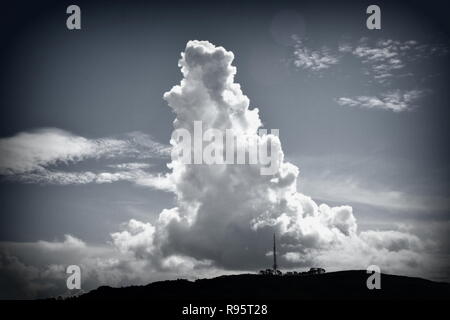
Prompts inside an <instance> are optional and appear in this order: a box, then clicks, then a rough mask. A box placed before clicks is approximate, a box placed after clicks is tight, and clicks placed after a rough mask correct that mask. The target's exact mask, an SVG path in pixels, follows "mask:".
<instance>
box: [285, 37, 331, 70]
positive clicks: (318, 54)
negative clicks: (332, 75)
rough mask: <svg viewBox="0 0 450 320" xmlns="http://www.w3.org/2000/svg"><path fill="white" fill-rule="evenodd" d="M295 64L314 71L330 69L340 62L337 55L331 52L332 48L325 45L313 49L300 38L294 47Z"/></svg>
mask: <svg viewBox="0 0 450 320" xmlns="http://www.w3.org/2000/svg"><path fill="white" fill-rule="evenodd" d="M293 55H294V65H295V66H296V67H297V68H302V69H306V70H312V71H321V70H323V69H328V68H329V67H331V66H332V65H335V64H337V63H338V62H339V58H338V56H336V55H333V54H331V50H330V49H328V48H326V47H323V48H321V49H319V50H311V49H309V48H308V47H306V45H305V44H304V43H303V42H302V41H301V40H299V39H296V44H295V49H294V53H293Z"/></svg>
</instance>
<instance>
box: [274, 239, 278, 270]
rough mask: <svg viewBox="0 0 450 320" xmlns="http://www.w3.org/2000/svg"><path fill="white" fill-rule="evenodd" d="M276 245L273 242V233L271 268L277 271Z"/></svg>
mask: <svg viewBox="0 0 450 320" xmlns="http://www.w3.org/2000/svg"><path fill="white" fill-rule="evenodd" d="M277 268H278V266H277V245H276V242H275V233H274V234H273V270H274V271H277Z"/></svg>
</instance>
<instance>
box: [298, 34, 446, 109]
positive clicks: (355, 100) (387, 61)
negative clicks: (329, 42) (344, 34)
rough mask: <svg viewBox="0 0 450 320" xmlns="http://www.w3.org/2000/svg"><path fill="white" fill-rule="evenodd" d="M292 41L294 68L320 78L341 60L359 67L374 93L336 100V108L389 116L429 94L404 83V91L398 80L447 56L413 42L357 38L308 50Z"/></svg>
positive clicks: (300, 42)
mask: <svg viewBox="0 0 450 320" xmlns="http://www.w3.org/2000/svg"><path fill="white" fill-rule="evenodd" d="M293 39H294V42H295V45H294V49H293V57H294V58H293V65H294V67H296V68H299V69H303V70H308V71H311V72H313V73H317V74H319V75H323V72H324V71H325V70H327V69H330V68H331V67H332V66H334V65H337V64H338V63H340V62H341V61H343V59H344V58H346V59H353V61H354V62H355V61H356V62H359V63H360V64H361V65H362V74H365V75H366V76H367V77H366V79H367V80H366V81H367V83H366V84H368V85H369V87H368V88H369V89H370V91H372V92H374V93H373V94H364V95H358V96H351V97H345V96H344V97H339V98H336V99H335V101H336V102H337V103H338V104H339V105H341V106H351V107H361V108H366V109H382V110H390V111H393V112H402V111H407V110H411V109H413V108H414V107H415V106H416V103H417V101H418V99H419V98H421V97H423V96H424V95H425V94H426V93H428V92H429V91H430V90H428V89H426V88H422V84H421V83H415V84H414V86H413V87H412V86H411V83H410V82H408V83H407V86H406V88H405V85H404V84H405V83H403V85H399V83H398V80H400V79H403V78H411V77H412V76H416V74H415V72H417V70H416V69H417V68H416V67H417V64H418V62H420V61H423V60H425V59H428V58H432V57H438V56H443V55H445V54H447V53H448V49H447V48H446V47H445V46H443V45H440V44H434V45H431V44H423V43H419V42H418V41H416V40H407V41H399V40H393V39H381V40H377V41H371V40H369V39H368V38H361V39H359V40H357V41H346V42H341V43H339V44H338V45H337V46H334V47H322V48H320V49H311V48H309V47H308V43H307V42H306V41H304V40H303V39H300V38H299V37H298V36H296V35H294V36H293ZM351 70H353V68H352V69H351ZM421 78H422V77H421ZM394 80H395V81H394ZM408 86H409V88H408ZM399 88H402V89H399ZM380 90H381V91H380Z"/></svg>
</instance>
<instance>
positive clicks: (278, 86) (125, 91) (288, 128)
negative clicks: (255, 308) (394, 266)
mask: <svg viewBox="0 0 450 320" xmlns="http://www.w3.org/2000/svg"><path fill="white" fill-rule="evenodd" d="M380 6H381V8H382V30H377V31H370V30H368V29H367V28H366V27H365V19H366V14H365V4H363V3H361V4H359V3H346V4H327V3H321V4H318V3H316V2H311V3H296V4H291V3H279V4H264V5H263V4H258V5H256V4H254V3H247V4H245V5H233V6H227V7H226V8H224V7H216V6H212V5H206V4H203V3H196V4H183V5H182V4H179V5H176V6H173V7H170V8H169V7H165V6H163V5H151V4H143V3H135V4H132V3H129V4H118V3H116V4H112V5H111V4H108V5H106V4H96V5H93V4H88V3H81V4H80V7H81V9H82V30H80V31H68V30H67V29H66V28H65V17H66V15H65V14H64V12H65V8H64V6H62V5H60V4H58V5H56V4H53V5H52V4H49V5H48V6H47V5H42V7H40V8H30V7H29V10H28V11H26V14H25V17H26V18H27V19H25V17H24V18H23V19H24V21H25V20H26V23H17V22H13V21H14V19H15V18H13V17H15V16H16V15H19V14H20V16H22V15H23V13H22V10H21V9H23V8H22V7H21V6H20V5H17V7H15V8H13V7H11V11H10V13H9V15H10V17H9V18H6V17H5V19H2V20H3V21H2V24H4V25H5V26H6V29H5V28H2V29H3V30H2V32H3V33H2V34H1V37H2V42H3V45H2V47H3V49H2V51H3V52H2V53H1V58H2V59H1V62H0V63H1V65H2V73H1V75H0V77H1V80H0V81H1V83H2V86H1V95H0V98H1V100H0V106H1V107H0V148H1V149H0V150H1V151H2V154H1V155H0V157H1V160H0V173H1V174H2V176H1V180H0V190H1V192H0V197H1V203H2V213H1V214H0V241H2V246H1V247H2V248H6V249H5V250H6V251H8V252H9V253H8V254H9V255H8V257H10V256H17V257H19V258H18V259H19V260H20V262H21V263H23V264H24V265H26V266H32V265H34V264H37V265H40V264H42V265H49V264H52V263H53V264H57V263H56V262H54V261H50V262H42V263H41V262H37V260H36V259H34V258H32V257H31V255H30V253H29V251H27V249H26V248H21V249H19V248H18V247H16V246H19V244H17V243H23V242H26V243H28V245H29V246H31V247H32V246H33V245H36V246H39V245H41V246H42V245H43V246H44V247H45V245H46V243H47V242H48V243H59V242H61V243H63V244H64V243H65V245H69V247H70V240H68V241H65V239H66V240H67V238H65V235H72V236H73V237H75V238H77V239H81V240H82V241H83V242H84V243H85V244H86V245H87V246H88V247H89V248H87V249H85V250H86V251H89V252H90V250H94V249H92V247H97V246H98V247H101V248H105V247H108V245H110V243H111V241H112V240H111V233H114V232H119V231H120V230H122V229H123V227H124V224H127V223H128V222H129V221H130V219H135V220H136V221H140V222H143V223H152V224H154V223H155V221H157V220H158V217H159V214H160V212H161V211H162V210H163V209H165V208H166V209H167V208H172V207H173V206H175V205H176V203H177V200H176V197H175V195H174V194H172V193H171V192H168V190H167V188H168V187H166V185H165V184H164V181H160V180H158V177H159V176H160V175H163V174H165V173H167V172H170V170H169V169H168V168H167V166H166V164H167V163H169V162H170V156H169V154H168V151H167V150H166V149H167V148H168V147H169V139H170V135H171V132H172V130H173V126H172V122H173V120H174V119H175V115H174V113H173V112H172V111H171V109H170V108H169V107H168V106H167V102H166V101H164V100H163V94H164V92H166V91H169V90H170V89H171V88H172V87H173V86H174V85H176V84H178V83H179V82H180V80H181V79H182V75H181V73H180V69H179V67H178V66H177V61H178V60H179V58H180V52H182V51H184V50H185V48H186V43H187V42H188V41H189V40H207V41H210V42H211V43H213V44H214V45H216V46H223V47H224V48H225V49H226V50H228V51H232V52H233V53H234V56H235V60H234V61H233V63H232V64H233V65H234V66H236V67H237V75H236V77H235V82H237V83H239V84H240V85H241V89H242V91H243V93H244V94H245V95H246V96H247V97H248V98H249V99H250V108H254V107H257V108H259V110H260V111H259V113H260V118H261V120H262V123H263V126H264V127H265V128H268V129H271V128H279V129H280V140H281V143H282V146H283V151H284V154H285V158H286V160H287V161H289V162H291V163H293V164H294V165H296V166H298V167H299V169H300V174H299V177H298V181H297V185H298V191H299V192H301V193H303V194H305V195H308V196H311V197H312V199H314V200H315V201H316V202H317V203H318V204H320V203H327V204H328V205H330V206H335V205H336V206H339V205H349V206H352V207H353V214H354V216H355V218H356V220H357V223H358V230H359V231H367V230H377V231H380V230H381V231H383V230H396V231H399V232H407V233H408V234H412V235H414V236H417V237H419V238H420V241H421V242H422V243H423V245H424V246H425V247H426V246H427V245H428V244H429V243H433V250H432V251H433V254H434V255H431V256H427V257H426V259H433V264H434V262H435V261H436V265H437V267H436V268H435V269H433V270H432V271H430V270H425V271H424V270H419V271H417V273H416V274H417V275H420V276H424V277H428V278H433V279H447V280H448V277H449V275H448V271H442V270H445V269H446V266H448V263H449V259H448V254H449V245H448V235H446V234H448V233H447V232H448V231H449V226H450V224H449V208H450V198H449V193H448V190H450V189H449V187H450V186H449V178H450V168H449V166H448V163H449V152H448V137H449V129H448V125H447V120H448V118H449V111H448V98H449V97H448V90H447V84H448V80H449V74H448V71H447V70H448V50H449V48H448V44H449V43H448V29H446V28H445V24H444V23H443V22H441V21H440V20H439V19H434V20H433V19H432V16H430V14H432V12H433V11H423V10H420V9H421V7H420V5H419V4H417V5H411V6H406V5H405V6H401V5H395V6H394V5H389V4H387V3H386V4H384V3H382V4H381V5H380ZM34 9H39V10H34ZM6 11H7V10H5V11H4V12H3V14H7V15H8V13H6ZM436 15H437V17H439V16H438V13H436ZM52 143H54V144H55V145H59V144H61V145H62V147H61V148H60V149H58V148H57V150H56V151H55V150H53V149H52V150H50V151H49V149H47V148H46V147H48V146H50V145H52ZM71 143H73V145H71ZM41 146H42V148H41ZM78 147H79V148H80V149H77V148H78ZM42 150H43V151H42ZM51 152H54V154H53V155H52V153H51ZM36 159H37V160H36ZM68 173H69V175H68ZM87 173H90V174H87ZM71 174H72V175H71ZM102 174H103V175H102ZM144 229H145V228H144ZM130 232H131V231H130ZM263 235H265V234H264V233H263V234H261V235H258V236H257V237H258V239H259V240H258V241H260V240H261V239H263V238H264V237H263ZM174 237H175V236H174ZM246 237H248V238H251V237H253V235H246V236H243V238H242V239H247V238H246ZM206 238H207V237H206ZM408 239H409V238H408ZM39 241H47V242H46V243H44V244H43V242H39ZM64 241H65V242H64ZM206 241H207V239H206ZM249 241H251V240H249ZM399 241H400V240H399ZM402 241H403V240H402ZM174 243H176V241H175V240H174ZM236 245H237V246H238V245H240V246H242V243H239V244H236ZM264 246H265V245H264V244H261V247H264ZM375 246H376V245H375ZM75 247H76V245H75ZM71 248H72V247H71ZM197 249H198V251H196V250H197ZM197 249H196V248H194V246H193V247H191V248H189V249H186V250H185V251H183V250H184V249H180V248H179V247H177V245H176V244H174V245H173V247H171V248H170V249H169V248H166V249H164V248H163V249H162V250H163V251H164V250H168V251H170V250H174V252H175V251H176V250H179V252H182V253H183V254H184V255H186V256H189V254H190V255H191V256H190V257H192V258H195V259H197V260H196V261H194V262H192V261H191V262H189V261H190V260H189V261H188V262H186V261H184V262H183V263H184V264H185V265H189V263H192V265H194V266H197V265H196V264H197V263H199V265H200V266H199V267H198V268H200V269H201V266H202V264H201V263H202V262H201V261H203V260H202V259H207V258H211V257H208V256H207V254H205V253H204V251H202V250H206V249H205V248H197ZM108 250H112V249H111V248H109V247H108ZM261 250H262V249H261ZM269 250H270V246H269V247H268V249H267V250H266V251H269ZM286 250H287V249H286ZM6 251H5V252H6ZM281 251H283V249H281ZM116 254H117V253H115V254H114V256H115V255H116ZM106 255H107V254H106V253H105V256H106ZM230 255H231V253H230ZM237 256H238V257H239V255H237ZM212 257H213V258H211V259H212V260H214V257H215V256H214V255H212ZM153 258H154V257H153V256H152V259H153ZM235 258H236V257H235V256H233V259H235ZM2 259H3V260H0V262H2V263H0V273H2V274H3V275H4V276H5V275H7V274H8V273H7V272H8V271H6V270H9V269H8V264H7V263H6V262H5V261H10V260H8V259H7V258H2ZM117 259H119V260H120V259H122V258H117ZM230 259H231V258H230ZM236 259H237V258H236ZM249 259H250V258H249ZM336 259H337V258H336ZM237 260H238V261H239V259H237ZM25 261H26V262H25ZM199 261H200V262H199ZM230 261H231V260H230ZM233 261H234V260H233ZM241 261H242V265H239V263H234V262H233V263H230V265H227V264H226V263H225V264H223V263H222V262H223V261H222V260H221V259H217V261H213V262H214V263H215V267H216V268H215V270H220V271H223V272H226V271H227V270H238V271H239V270H247V269H248V268H250V267H259V268H263V267H264V263H265V261H269V260H267V259H266V257H262V259H261V260H258V261H256V262H255V263H252V262H244V261H243V260H241ZM324 261H325V260H324ZM326 261H328V260H326ZM427 261H428V260H427ZM171 263H172V262H171ZM302 263H303V264H302ZM302 263H300V264H297V265H298V266H305V267H306V266H307V262H305V261H303V262H302ZM65 264H67V262H66V261H65V260H64V259H63V258H61V261H60V265H65ZM430 264H432V263H431V262H430ZM58 265H59V264H58ZM285 265H286V266H296V265H295V263H294V262H293V260H292V259H291V260H289V259H287V260H286V261H285ZM336 265H338V264H336ZM195 268H197V267H195ZM2 269H3V271H2ZM183 270H184V269H183ZM395 271H396V272H398V273H402V269H401V268H400V269H399V270H395ZM182 272H188V271H177V270H175V269H174V270H171V271H167V272H166V273H165V271H164V270H163V268H162V269H161V267H160V269H159V270H157V271H155V277H156V278H157V277H160V278H165V277H170V275H173V274H180V273H181V274H182ZM217 272H219V271H217ZM408 272H409V271H408ZM413 274H414V272H413ZM0 278H1V276H0ZM33 279H35V278H33ZM147 280H148V279H143V278H137V279H121V281H123V283H125V284H130V283H134V282H139V281H147ZM36 281H44V280H42V279H38V280H36ZM102 281H103V280H102ZM102 281H100V283H102ZM103 282H108V279H107V280H104V281H103ZM98 283H99V282H98V281H97V282H95V281H93V280H92V284H91V286H95V285H97V284H98ZM17 286H18V285H17ZM21 290H22V289H21ZM27 290H28V289H27V288H25V289H23V290H22V291H20V290H17V292H19V293H9V292H5V293H3V292H2V295H0V297H1V296H5V297H7V296H8V295H14V294H17V295H18V296H20V295H23V294H24V292H25V293H27V294H28V293H29V292H28V291H27ZM11 292H13V290H12V291H11ZM42 292H44V293H42ZM42 292H39V293H38V294H41V295H42V294H43V295H45V294H48V293H47V292H46V291H45V290H44V289H43V290H42ZM48 292H51V293H52V294H54V293H55V292H57V290H55V291H51V290H49V291H48ZM33 294H34V293H30V296H32V295H33Z"/></svg>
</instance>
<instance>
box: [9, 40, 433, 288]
mask: <svg viewBox="0 0 450 320" xmlns="http://www.w3.org/2000/svg"><path fill="white" fill-rule="evenodd" d="M233 58H234V55H233V53H232V52H230V51H227V50H225V49H224V48H223V47H216V46H214V45H213V44H211V43H209V42H206V41H189V42H188V44H187V46H186V49H185V51H184V52H183V53H182V55H181V59H180V61H179V66H180V67H181V71H182V73H183V79H182V81H181V83H180V85H176V86H174V87H173V88H172V89H171V90H170V91H168V92H166V93H165V94H164V99H165V100H166V101H167V102H168V104H169V107H170V108H171V109H172V110H173V111H174V113H175V116H176V119H175V121H174V128H185V129H186V130H188V131H190V132H191V133H192V130H193V121H194V120H199V121H202V122H203V124H204V126H205V129H207V128H215V129H218V130H222V131H224V130H226V129H229V130H232V131H233V133H234V134H236V135H238V134H241V135H242V134H246V135H249V136H254V138H255V141H256V139H264V140H267V139H272V140H273V142H274V143H275V151H276V155H277V161H276V164H277V170H276V173H275V174H274V175H272V176H265V175H261V174H260V165H185V164H183V163H182V162H181V160H179V159H173V160H172V161H171V162H170V163H169V165H168V166H169V168H170V169H171V172H170V173H169V174H168V175H167V176H165V178H166V179H167V180H165V181H170V185H171V188H172V190H173V192H174V193H175V201H176V206H175V207H173V208H168V209H164V210H163V211H162V212H161V213H160V214H159V217H158V218H157V220H156V221H153V222H142V221H137V220H134V219H132V220H130V221H129V223H128V224H126V225H125V227H124V230H122V231H118V232H114V233H112V234H111V237H112V242H111V243H110V245H109V246H107V247H102V248H101V249H98V248H95V247H92V248H91V247H90V246H87V247H86V248H84V249H83V250H79V247H80V246H83V245H84V244H83V242H82V241H81V240H80V241H77V240H74V239H72V238H68V237H66V240H65V241H63V244H61V245H59V244H49V243H45V242H39V243H37V244H32V245H30V246H28V249H27V250H28V254H20V250H19V249H18V247H19V246H18V245H15V246H12V245H9V246H7V248H10V249H11V248H12V247H14V249H15V250H14V252H15V256H17V257H19V256H20V257H19V258H14V257H12V256H11V255H7V254H6V255H3V257H6V258H2V259H3V260H1V261H3V262H2V263H3V265H2V266H1V267H2V269H7V270H10V271H11V270H12V269H13V268H15V266H17V267H19V266H20V267H22V268H32V269H30V270H29V271H26V272H25V273H27V274H29V275H30V277H31V278H32V279H34V280H33V281H31V280H30V282H37V283H42V281H40V280H39V279H42V278H45V276H42V274H43V272H44V271H45V272H47V273H46V274H47V277H51V276H49V275H48V274H50V273H51V272H50V271H48V270H47V269H46V267H45V266H46V265H48V263H46V264H41V265H40V266H30V265H31V263H30V262H29V261H25V260H26V259H25V258H24V257H27V256H29V255H30V254H31V253H30V252H33V254H34V255H36V254H38V255H39V257H41V256H42V257H44V256H45V258H46V259H47V260H48V259H50V260H51V261H52V264H53V265H56V266H58V265H63V263H62V262H61V261H65V262H64V263H72V262H73V261H75V263H74V264H81V265H82V266H83V268H84V270H86V272H87V279H91V280H89V282H88V283H89V285H88V286H91V287H92V286H94V285H98V284H99V283H109V284H113V285H114V284H115V285H120V284H123V283H126V284H128V285H130V284H133V283H142V282H144V281H149V280H152V281H154V280H157V279H159V278H170V276H171V275H172V276H174V277H181V276H183V273H187V274H190V275H191V276H192V275H196V276H201V275H205V274H210V275H211V274H215V273H217V272H223V270H228V271H235V272H236V271H239V270H253V271H256V270H258V269H259V268H266V266H269V265H270V257H268V256H267V255H266V253H267V251H268V249H270V247H271V237H272V234H273V232H276V233H277V237H278V248H279V252H280V257H282V258H280V265H282V266H283V267H286V268H294V267H295V268H299V267H309V266H313V265H314V266H317V265H319V266H322V267H325V268H326V269H333V268H336V267H338V268H340V269H349V268H352V269H355V268H356V269H365V268H366V267H367V266H368V265H370V264H377V265H379V266H380V267H381V269H382V270H383V272H399V273H405V272H408V273H410V274H414V275H422V276H426V275H427V274H429V273H428V272H430V270H435V269H433V268H434V266H429V265H427V266H424V264H423V263H422V262H423V261H424V258H425V257H426V254H427V252H432V250H433V249H434V247H433V246H432V245H430V246H429V245H428V244H427V243H424V242H423V241H421V240H420V239H419V238H417V237H416V236H413V235H412V234H410V233H408V232H407V231H398V230H397V231H382V232H380V231H376V230H372V231H365V232H359V231H358V224H357V219H356V217H355V215H354V212H353V209H352V207H350V206H348V205H342V206H336V207H330V206H328V205H326V204H320V205H319V204H317V203H316V202H315V201H314V200H312V199H311V198H310V197H308V196H306V195H304V194H302V193H300V192H298V190H297V180H298V178H299V170H298V168H297V167H296V166H295V165H293V164H291V163H289V162H287V161H285V159H284V154H283V151H282V146H281V142H280V140H279V139H278V137H275V136H272V135H266V136H263V137H259V136H258V134H257V130H258V128H260V127H261V120H260V118H259V113H258V109H256V108H253V109H250V108H249V99H248V98H247V97H246V96H245V95H244V94H243V92H242V91H241V88H240V85H239V84H237V83H235V82H234V76H235V74H236V68H235V67H233V66H232V65H231V63H232V61H233ZM213 143H214V142H213ZM171 144H172V145H173V146H176V145H177V141H171ZM238 147H240V146H238ZM103 179H105V180H108V179H109V180H111V179H112V178H111V177H110V176H103ZM60 246H65V247H68V248H71V249H70V250H64V253H63V252H61V250H54V249H53V251H52V250H51V248H59V247H60ZM30 247H32V248H33V250H29V248H30ZM11 250H12V249H11ZM21 250H24V249H23V248H22V249H21ZM42 250H44V251H45V253H46V254H45V255H42V254H40V253H42V252H44V251H42ZM0 252H1V250H0ZM52 252H53V255H51V253H52ZM55 252H56V253H55ZM61 255H65V256H63V257H62V256H61ZM0 257H2V256H1V255H0ZM55 270H61V267H56V268H55ZM45 272H44V273H45ZM52 272H55V271H52ZM59 272H60V271H59ZM4 274H6V273H4ZM53 274H57V275H58V276H60V275H61V274H60V273H58V271H57V272H56V273H53ZM54 277H56V276H54ZM47 283H48V282H47Z"/></svg>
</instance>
